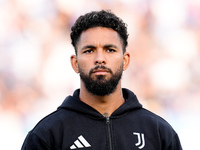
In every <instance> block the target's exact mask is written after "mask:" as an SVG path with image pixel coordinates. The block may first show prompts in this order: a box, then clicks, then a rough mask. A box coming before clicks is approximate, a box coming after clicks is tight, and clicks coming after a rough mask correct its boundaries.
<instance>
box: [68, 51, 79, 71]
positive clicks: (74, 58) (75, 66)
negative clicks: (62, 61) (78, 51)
mask: <svg viewBox="0 0 200 150" xmlns="http://www.w3.org/2000/svg"><path fill="white" fill-rule="evenodd" d="M70 60H71V65H72V68H73V69H74V71H75V72H76V73H79V69H78V62H77V56H76V55H72V56H71V58H70Z"/></svg>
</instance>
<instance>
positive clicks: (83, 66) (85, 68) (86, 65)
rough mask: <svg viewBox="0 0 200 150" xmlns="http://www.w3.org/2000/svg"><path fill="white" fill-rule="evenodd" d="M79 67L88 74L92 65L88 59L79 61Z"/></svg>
mask: <svg viewBox="0 0 200 150" xmlns="http://www.w3.org/2000/svg"><path fill="white" fill-rule="evenodd" d="M78 68H79V70H80V69H81V71H82V72H84V73H86V74H88V73H89V71H90V69H91V68H90V66H89V63H88V62H87V61H86V60H84V61H82V60H80V61H78Z"/></svg>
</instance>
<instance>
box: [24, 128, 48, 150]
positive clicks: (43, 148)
mask: <svg viewBox="0 0 200 150" xmlns="http://www.w3.org/2000/svg"><path fill="white" fill-rule="evenodd" d="M21 150H50V148H49V146H48V145H47V144H46V143H45V142H44V141H43V140H42V139H41V138H40V137H38V136H37V135H36V134H34V133H32V132H29V134H28V135H27V137H26V139H25V141H24V143H23V145H22V148H21Z"/></svg>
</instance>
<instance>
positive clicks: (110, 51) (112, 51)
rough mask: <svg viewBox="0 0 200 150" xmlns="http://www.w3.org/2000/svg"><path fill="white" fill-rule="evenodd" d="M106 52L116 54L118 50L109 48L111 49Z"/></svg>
mask: <svg viewBox="0 0 200 150" xmlns="http://www.w3.org/2000/svg"><path fill="white" fill-rule="evenodd" d="M106 51H107V52H109V53H114V52H116V50H115V49H112V48H109V49H107V50H106Z"/></svg>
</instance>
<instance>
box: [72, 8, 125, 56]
mask: <svg viewBox="0 0 200 150" xmlns="http://www.w3.org/2000/svg"><path fill="white" fill-rule="evenodd" d="M93 27H106V28H111V29H113V30H115V31H116V32H117V33H118V34H119V36H120V38H121V40H122V43H123V52H125V51H126V47H127V45H128V42H127V39H128V33H127V25H126V24H125V23H124V22H123V21H122V20H121V19H120V18H119V17H117V16H116V15H115V14H113V13H112V12H111V11H110V10H101V11H92V12H90V13H87V14H85V15H83V16H80V17H79V18H78V19H77V20H76V22H75V24H74V25H73V26H72V27H71V34H70V36H71V40H72V45H73V46H74V48H75V52H76V54H77V47H76V45H77V43H78V41H79V38H80V35H81V33H82V32H83V31H85V30H87V29H89V28H93Z"/></svg>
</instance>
